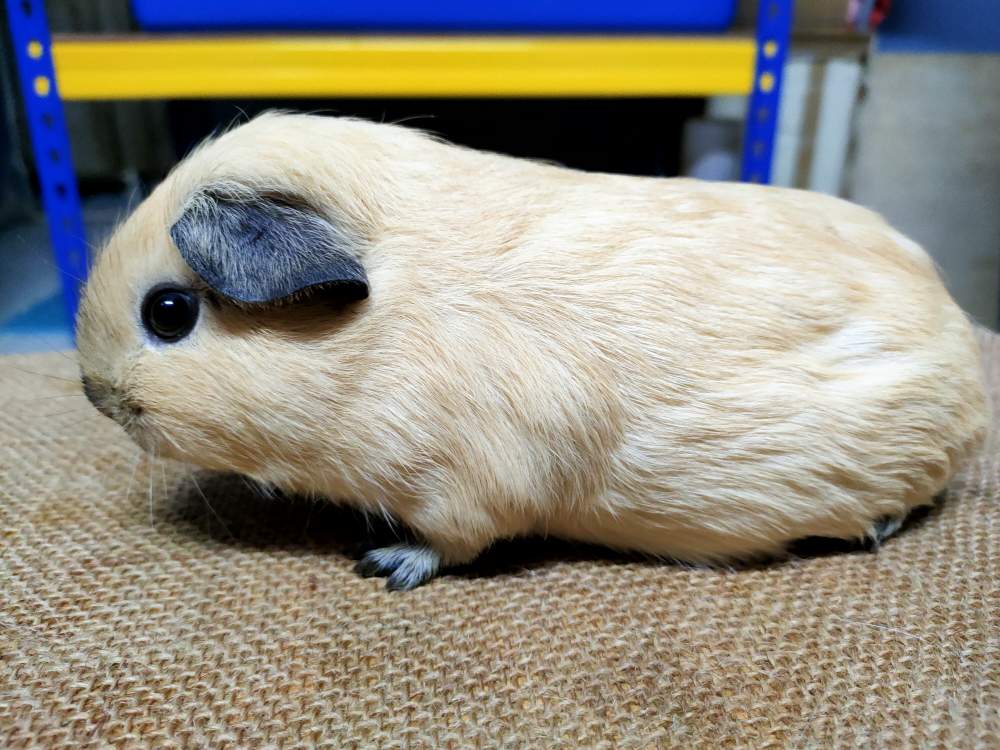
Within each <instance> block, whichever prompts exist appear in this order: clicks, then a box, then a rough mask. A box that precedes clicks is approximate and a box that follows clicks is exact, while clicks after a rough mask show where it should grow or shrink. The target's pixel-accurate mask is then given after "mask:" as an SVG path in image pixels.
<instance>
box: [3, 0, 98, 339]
mask: <svg viewBox="0 0 1000 750" xmlns="http://www.w3.org/2000/svg"><path fill="white" fill-rule="evenodd" d="M7 23H8V25H9V27H10V37H11V43H12V44H13V48H14V57H15V59H16V60H17V71H18V79H19V80H20V84H21V95H22V98H23V100H24V109H25V114H26V116H27V121H28V131H29V133H30V135H31V146H32V151H33V152H34V157H35V169H36V171H37V174H38V182H39V185H40V188H41V193H42V205H43V207H44V208H45V216H46V218H47V219H48V225H49V239H50V240H51V241H52V250H53V255H54V256H55V262H56V266H57V267H58V269H59V275H60V277H61V280H62V290H63V301H64V303H65V307H66V314H67V315H68V316H69V321H70V325H71V326H72V325H73V323H74V321H75V318H76V309H77V307H78V306H79V303H80V285H81V284H82V283H83V279H84V278H86V275H87V265H88V259H87V238H86V234H85V230H84V225H83V213H82V211H81V210H80V196H79V193H78V192H77V187H76V175H75V173H74V171H73V157H72V154H71V152H70V145H69V133H68V131H67V130H66V118H65V116H64V115H63V105H62V99H60V97H59V88H58V86H57V83H56V76H55V70H54V69H53V67H52V44H51V38H50V35H49V24H48V20H47V19H46V16H45V3H44V2H42V0H7Z"/></svg>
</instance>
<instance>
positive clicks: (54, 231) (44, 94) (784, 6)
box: [6, 0, 794, 324]
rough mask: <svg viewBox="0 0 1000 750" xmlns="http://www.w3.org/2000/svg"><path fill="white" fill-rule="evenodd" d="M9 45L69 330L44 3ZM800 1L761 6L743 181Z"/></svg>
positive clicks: (58, 125) (31, 3)
mask: <svg viewBox="0 0 1000 750" xmlns="http://www.w3.org/2000/svg"><path fill="white" fill-rule="evenodd" d="M6 5H7V18H8V23H9V25H10V33H11V40H12V42H13V45H14V51H15V58H16V60H17V69H18V77H19V79H20V83H21V92H22V94H23V98H24V106H25V110H26V113H27V119H28V128H29V132H30V134H31V144H32V149H33V151H34V156H35V167H36V169H37V172H38V180H39V183H40V185H41V191H42V204H43V206H44V208H45V215H46V217H47V219H48V225H49V237H50V239H51V241H52V248H53V254H54V256H55V261H56V265H57V267H58V269H59V274H60V276H61V279H62V286H63V298H64V301H65V305H66V312H67V314H68V316H69V318H70V322H71V324H72V323H73V322H74V321H75V318H76V310H77V307H78V306H79V303H80V285H81V284H82V283H83V280H84V279H85V278H86V275H87V266H88V257H87V240H86V235H85V230H84V224H83V213H82V211H81V209H80V197H79V194H78V192H77V185H76V176H75V174H74V171H73V160H72V156H71V153H70V141H69V134H68V132H67V129H66V119H65V117H64V115H63V106H62V100H61V99H60V97H59V88H58V85H57V82H56V77H55V70H54V69H53V65H52V54H51V52H52V47H51V37H50V35H49V26H48V20H47V19H46V16H45V3H44V0H6ZM793 5H794V0H760V5H759V8H758V11H757V61H756V66H755V72H754V83H753V91H752V93H751V95H750V102H749V107H748V110H747V119H746V125H745V129H744V139H743V161H742V166H741V170H740V178H741V179H742V180H744V181H746V182H761V183H766V182H770V179H771V160H772V155H773V152H774V136H775V130H776V128H777V122H778V104H779V102H780V101H781V80H782V71H783V69H784V65H785V58H786V56H787V54H788V45H789V39H790V35H791V26H792V9H793Z"/></svg>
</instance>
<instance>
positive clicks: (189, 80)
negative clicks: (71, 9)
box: [6, 0, 793, 316]
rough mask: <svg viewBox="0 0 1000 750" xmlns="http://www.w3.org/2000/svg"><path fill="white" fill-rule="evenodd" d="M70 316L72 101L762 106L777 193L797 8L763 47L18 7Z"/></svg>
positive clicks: (765, 172) (83, 252)
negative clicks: (186, 24)
mask: <svg viewBox="0 0 1000 750" xmlns="http://www.w3.org/2000/svg"><path fill="white" fill-rule="evenodd" d="M6 3H7V13H8V19H9V24H10V31H11V38H12V42H13V45H14V49H15V52H16V57H17V63H18V73H19V80H20V84H21V89H22V92H23V96H24V103H25V109H26V113H27V120H28V125H29V130H30V133H31V140H32V147H33V150H34V156H35V164H36V169H37V171H38V176H39V182H40V185H41V189H42V199H43V205H44V208H45V213H46V217H47V219H48V224H49V234H50V237H51V240H52V246H53V253H54V256H55V260H56V264H57V265H58V267H59V270H60V274H61V277H62V281H63V290H64V294H63V296H64V299H65V303H66V308H67V312H68V313H69V314H70V315H71V316H75V312H76V308H77V305H78V303H79V286H80V284H81V283H82V280H83V279H84V278H85V277H86V273H87V246H86V241H85V239H84V232H83V220H82V216H81V212H80V201H79V197H78V195H77V189H76V180H75V177H74V174H73V167H72V157H71V153H70V145H69V137H68V133H67V131H66V123H65V119H64V117H63V108H62V101H63V100H101V99H104V100H121V99H168V98H226V97H244V96H258V97H269V96H273V97H279V96H289V97H310V96H314V97H337V96H379V97H392V96H408V97H414V96H437V97H465V96H468V97H472V96H506V97H531V96H549V97H553V96H595V97H596V96H714V95H722V94H749V95H750V105H749V109H748V116H747V122H746V130H745V137H744V153H743V164H742V170H741V175H742V178H743V179H744V180H748V181H754V182H768V181H769V178H770V169H771V154H772V151H773V142H774V133H775V126H776V122H777V112H778V102H779V101H780V92H781V73H782V69H783V66H784V60H785V56H786V52H787V48H788V40H789V32H790V28H791V15H792V4H793V0H761V4H760V11H759V17H758V21H757V30H756V35H755V36H753V37H751V36H729V35H726V36H714V37H713V36H708V37H706V36H700V37H699V36H618V37H595V36H523V35H518V36H460V35H452V36H321V35H296V36H289V35H275V36H265V35H259V34H257V35H252V36H250V35H247V36H161V35H138V34H136V35H127V36H117V37H103V36H66V37H55V38H52V37H51V35H50V33H49V29H48V23H47V20H46V16H45V8H44V3H43V2H42V0H6Z"/></svg>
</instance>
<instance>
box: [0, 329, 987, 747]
mask: <svg viewBox="0 0 1000 750" xmlns="http://www.w3.org/2000/svg"><path fill="white" fill-rule="evenodd" d="M982 341H983V347H984V357H985V360H986V363H987V368H988V372H989V380H990V388H991V391H992V392H993V395H994V398H996V397H997V396H998V394H1000V339H997V338H995V337H993V336H991V335H987V334H984V335H983V337H982ZM75 376H76V368H75V364H74V362H73V360H72V355H60V354H47V355H35V356H25V357H16V358H7V359H0V401H2V407H0V408H2V411H0V414H2V426H0V597H2V601H3V605H2V611H0V746H2V747H4V748H22V747H72V748H76V747H114V748H132V747H155V748H169V747H196V748H311V747H327V748H353V747H365V748H367V747H372V748H375V747H377V748H477V747H481V748H493V747H509V748H522V747H528V748H532V747H534V748H549V747H553V748H662V747H681V748H691V747H705V748H729V747H741V748H742V747H745V748H767V747H789V748H828V747H844V748H856V747H928V748H932V747H949V748H964V747H969V748H973V747H975V748H1000V578H998V573H1000V564H998V559H1000V556H998V553H1000V509H998V503H1000V497H998V496H1000V470H998V466H1000V460H998V448H1000V439H998V436H997V434H994V435H993V436H992V437H991V438H990V441H989V444H988V445H987V447H986V449H985V451H984V452H983V455H982V457H980V458H979V459H977V460H975V461H974V462H972V463H971V464H970V465H969V466H968V468H967V469H966V470H965V471H964V472H963V473H962V474H961V475H960V476H959V477H957V478H956V479H955V481H954V482H953V484H952V486H951V489H950V491H949V493H948V495H947V497H946V498H945V499H943V500H942V501H941V502H940V503H939V504H938V505H937V506H936V507H935V508H934V509H933V510H932V511H931V512H930V513H929V514H926V515H925V516H924V517H923V518H922V519H919V520H916V521H914V522H912V523H910V524H908V527H907V528H905V529H904V530H903V531H902V532H901V533H900V534H899V535H898V536H897V537H894V538H892V539H891V540H889V541H888V542H887V543H885V544H884V545H883V546H882V547H881V548H880V549H879V550H877V551H874V552H873V551H865V550H858V549H854V550H825V551H824V550H823V549H822V547H821V546H817V545H814V546H812V547H811V548H809V547H807V548H806V552H808V554H807V553H806V552H803V553H802V554H800V555H798V556H795V557H793V558H792V559H790V560H788V561H784V562H774V563H770V564H762V565H757V566H743V567H732V568H728V569H725V570H718V569H699V568H688V567H684V566H679V565H671V564H663V563H654V562H649V561H644V560H639V559H634V558H630V557H627V556H616V555H612V554H610V553H604V552H601V551H598V550H593V549H582V548H579V547H575V546H572V545H568V544H560V543H555V542H527V543H513V544H505V545H500V546H499V547H497V548H495V549H494V550H493V551H492V552H491V553H490V554H489V555H488V556H487V559H486V560H484V561H483V562H481V563H479V564H477V565H475V566H473V567H472V568H470V569H469V570H465V571H459V572H458V573H456V574H451V575H446V576H444V577H442V578H439V579H437V580H435V581H433V582H431V583H430V584H429V585H427V586H424V587H423V588H420V589H417V590H415V591H412V592H409V593H390V592H387V591H385V590H384V589H383V588H382V582H381V581H380V580H378V579H362V578H359V577H358V576H356V575H355V574H354V573H353V572H352V565H353V562H354V560H353V557H354V556H355V555H356V553H357V551H358V546H359V543H360V541H361V539H362V537H363V535H364V531H365V527H364V524H361V523H359V522H358V520H357V519H356V518H355V517H354V516H352V515H349V514H346V513H345V512H343V511H338V510H335V509H332V508H330V507H328V506H326V505H317V504H306V503H303V502H295V501H290V500H286V499H281V498H268V497H262V496H261V494H260V493H259V492H258V491H256V490H255V489H254V488H252V487H251V486H249V485H247V484H246V483H244V482H243V481H242V480H240V479H239V478H236V477H216V476H213V475H211V474H208V473H205V472H198V473H194V472H192V471H191V470H190V469H188V468H185V467H182V466H178V465H174V464H167V463H165V462H158V461H153V460H151V459H147V458H141V457H140V451H139V449H138V448H137V447H135V446H134V445H133V444H132V443H131V442H130V441H129V440H128V439H127V438H126V437H125V436H124V434H122V433H121V431H120V430H119V429H117V428H116V427H115V425H113V424H112V423H111V422H110V421H108V420H106V419H104V418H103V417H101V416H99V415H97V414H96V412H93V411H92V409H90V407H89V406H88V405H87V404H86V402H85V401H84V400H83V398H82V397H80V396H79V395H70V394H76V393H78V391H79V386H78V384H77V383H76V382H73V381H74V379H75ZM60 378H69V379H70V380H61V379H60ZM998 411H1000V410H998Z"/></svg>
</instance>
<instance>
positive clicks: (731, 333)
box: [506, 177, 986, 559]
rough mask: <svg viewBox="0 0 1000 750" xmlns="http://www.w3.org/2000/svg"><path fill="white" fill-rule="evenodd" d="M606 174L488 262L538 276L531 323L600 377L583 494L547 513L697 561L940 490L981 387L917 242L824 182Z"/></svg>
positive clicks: (968, 442) (894, 509)
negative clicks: (830, 193) (595, 479)
mask: <svg viewBox="0 0 1000 750" xmlns="http://www.w3.org/2000/svg"><path fill="white" fill-rule="evenodd" d="M606 180H607V182H606V183H604V184H603V185H602V184H601V181H600V180H595V181H594V183H592V184H590V185H587V186H586V187H584V188H576V190H578V191H579V193H577V194H575V195H574V196H573V197H570V198H567V199H566V200H565V201H564V203H563V206H564V208H563V209H562V210H560V211H556V212H555V213H553V214H549V215H548V216H546V217H545V218H544V219H542V220H541V221H540V222H539V224H538V226H537V227H536V228H535V230H534V235H535V239H533V238H532V236H531V233H529V235H528V236H527V237H526V238H525V242H524V243H523V245H522V246H521V247H520V249H519V252H520V253H521V255H520V257H519V256H518V253H514V254H513V255H512V257H510V258H508V259H507V261H506V262H507V263H508V264H511V268H512V269H514V268H515V267H516V266H517V264H518V263H522V264H524V266H525V267H530V268H531V271H530V273H529V274H528V275H530V276H532V277H533V278H536V279H537V278H542V279H558V280H559V281H558V283H556V282H548V283H550V284H552V285H553V287H554V290H550V293H548V294H541V295H539V297H538V299H537V300H536V302H537V306H538V307H546V308H547V309H548V312H547V313H546V314H543V313H541V312H540V311H536V313H534V314H531V319H532V321H533V322H534V323H535V324H539V323H540V324H542V325H543V326H544V325H545V324H546V321H548V324H549V325H551V330H550V331H549V334H550V336H551V340H553V341H558V340H560V338H562V339H563V340H565V341H567V342H568V347H567V350H566V351H567V356H568V357H570V358H573V357H575V358H576V366H577V367H580V368H584V369H585V371H586V372H587V373H588V377H597V378H610V379H612V380H613V382H605V383H601V387H599V388H594V389H592V390H593V392H595V393H601V394H608V393H614V394H615V395H614V397H613V398H614V399H615V400H616V402H617V404H616V405H617V407H618V408H617V409H615V410H614V411H615V413H616V414H618V415H619V416H620V419H619V422H618V424H617V427H618V431H617V433H616V434H617V443H616V447H615V449H614V450H613V456H612V457H611V459H610V460H609V461H608V462H607V464H603V463H600V462H597V463H595V465H599V466H606V468H607V475H606V477H605V480H604V481H603V482H602V483H601V486H602V487H603V490H602V492H600V493H599V495H598V496H597V497H596V498H595V502H594V505H593V508H592V509H591V511H590V512H588V513H584V514H581V513H579V512H578V509H577V508H573V509H572V510H571V511H570V512H567V513H565V514H559V513H557V514H556V518H554V519H550V520H549V522H548V523H549V525H550V527H551V528H554V529H556V530H558V529H562V530H563V532H564V533H567V534H568V535H570V536H575V537H584V538H592V539H594V540H595V541H599V542H602V543H606V544H619V545H620V546H623V547H629V548H637V547H638V548H640V549H645V550H646V551H649V552H653V553H657V554H664V555H671V556H675V557H681V558H685V559H718V558H724V557H728V556H731V555H746V554H750V553H756V552H770V551H774V550H776V549H778V548H780V547H781V546H783V545H784V544H785V543H787V542H788V541H790V540H793V539H796V538H800V537H805V536H810V535H824V534H825V535H829V536H838V537H851V536H856V537H862V536H865V535H866V534H869V533H871V531H872V529H873V525H874V524H875V522H877V521H878V520H879V519H882V518H885V517H900V516H902V515H904V514H905V512H906V511H907V510H908V509H909V508H910V507H912V506H915V505H918V504H922V503H926V502H929V501H930V499H931V498H932V497H933V496H934V495H935V494H936V493H937V492H939V491H940V490H941V489H942V488H943V486H944V484H945V483H946V482H947V480H948V478H949V477H950V476H951V474H952V473H953V472H954V471H955V469H956V467H957V465H958V463H959V462H960V461H961V460H962V459H963V458H964V457H965V456H966V455H967V454H968V453H969V452H970V451H971V450H972V449H973V448H974V447H975V446H976V445H977V444H978V442H979V441H980V440H981V438H982V435H983V432H984V429H985V423H986V417H985V401H984V395H983V387H982V382H981V371H980V365H979V359H978V349H977V345H976V342H975V339H974V336H973V334H972V330H971V327H970V325H969V323H968V322H967V320H966V318H965V316H964V314H963V313H962V312H961V311H960V310H959V308H958V307H957V306H956V305H955V303H954V302H953V301H952V300H951V298H950V296H949V295H948V293H947V292H946V291H945V289H944V287H943V285H942V283H941V281H940V279H939V277H938V275H937V273H936V271H935V269H934V267H933V264H932V263H931V261H930V260H929V258H928V257H927V255H926V254H925V253H924V252H923V251H922V250H921V249H920V248H919V247H918V246H916V245H915V244H914V243H912V242H911V241H909V240H908V239H906V238H905V237H903V236H902V235H900V234H899V233H897V232H895V231H894V230H893V229H892V228H891V227H889V226H888V225H887V224H886V223H885V222H884V221H883V220H882V219H881V218H880V217H878V216H877V215H876V214H874V213H872V212H870V211H867V210H866V209H863V208H860V207H858V206H854V205H852V204H850V203H847V202H845V201H841V200H838V199H834V198H829V197H826V196H819V195H814V194H809V193H803V192H798V191H786V190H779V189H761V188H757V187H750V186H740V185H715V184H705V183H698V182H693V181H686V180H671V181H647V180H630V179H627V178H614V177H610V178H606ZM588 190H592V191H593V193H592V194H590V195H589V196H588V195H587V192H588ZM570 193H571V194H572V193H573V191H570ZM543 244H544V246H543ZM531 259H534V262H531ZM556 265H558V267H556ZM511 276H512V277H514V278H516V276H517V274H516V272H513V270H512V273H511ZM524 283H525V284H526V285H528V286H530V284H529V282H527V281H525V282H524ZM543 285H544V284H543ZM519 299H520V300H521V303H522V304H526V305H527V306H528V308H531V306H532V302H531V301H530V299H531V295H530V294H522V295H520V296H519ZM543 300H544V301H543ZM529 314H530V313H529ZM567 331H570V332H575V333H567ZM574 337H575V338H576V341H573V342H572V343H569V342H570V340H571V339H573V338H574ZM588 358H589V359H588ZM595 363H596V364H595Z"/></svg>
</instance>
